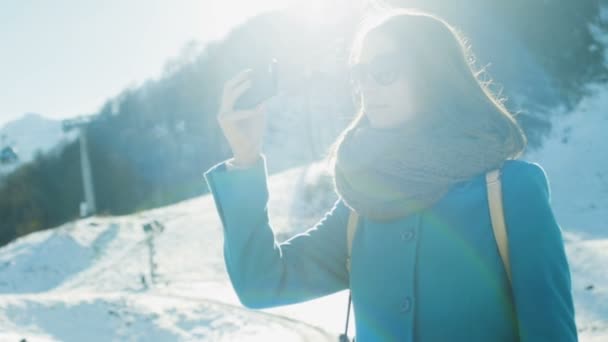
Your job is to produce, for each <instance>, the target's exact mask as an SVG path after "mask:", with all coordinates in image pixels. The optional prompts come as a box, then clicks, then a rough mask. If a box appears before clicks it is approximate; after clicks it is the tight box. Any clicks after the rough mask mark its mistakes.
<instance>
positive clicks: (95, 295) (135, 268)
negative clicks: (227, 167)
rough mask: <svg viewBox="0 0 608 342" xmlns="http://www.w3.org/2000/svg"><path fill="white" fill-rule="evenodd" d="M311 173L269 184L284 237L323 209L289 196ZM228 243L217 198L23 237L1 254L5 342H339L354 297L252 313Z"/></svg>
mask: <svg viewBox="0 0 608 342" xmlns="http://www.w3.org/2000/svg"><path fill="white" fill-rule="evenodd" d="M306 173H307V171H306V170H305V169H293V170H289V171H287V172H284V173H282V174H278V175H276V176H273V177H272V178H271V184H272V185H271V192H272V193H273V195H272V198H271V204H270V206H271V207H272V209H271V210H270V211H271V215H272V217H274V218H276V219H275V220H274V222H275V225H276V227H277V233H278V234H281V231H283V233H284V234H287V232H286V231H285V229H280V228H285V227H292V228H294V227H295V228H294V229H297V230H303V229H305V228H307V226H308V224H309V223H308V222H311V221H313V219H312V218H310V217H308V218H303V219H302V220H301V221H298V220H297V217H298V215H289V217H287V216H288V215H286V214H288V213H290V212H292V211H294V210H296V211H298V212H301V213H306V212H309V211H310V210H312V209H311V206H318V203H317V202H316V201H315V200H314V199H313V201H311V202H308V204H307V203H305V202H300V201H298V200H295V201H294V200H293V199H290V198H288V197H287V196H286V194H289V193H292V191H296V188H301V187H302V186H305V184H306V180H307V177H305V175H306ZM201 181H204V180H203V179H202V178H201ZM298 192H299V193H303V191H298ZM317 211H318V210H317ZM294 218H296V219H295V220H294ZM318 218H320V217H318ZM318 218H317V219H318ZM154 220H156V221H157V222H159V223H160V224H162V226H164V229H163V230H162V232H160V233H157V234H158V235H156V236H155V237H154V238H153V239H151V240H148V236H147V235H146V233H145V232H144V230H143V226H144V224H146V223H148V222H152V221H154ZM298 222H300V223H298ZM305 222H306V223H305ZM152 240H153V242H152ZM222 243H223V237H222V230H221V226H220V222H219V217H218V216H217V213H216V211H215V206H214V203H213V200H212V198H211V197H209V196H203V197H200V198H196V199H192V200H189V201H185V202H182V203H178V204H175V205H172V206H169V207H165V208H160V209H156V210H151V211H146V212H142V213H139V214H135V215H131V216H123V217H95V218H88V219H84V220H79V221H76V222H72V223H68V224H65V225H63V226H61V227H58V228H55V229H52V230H47V231H42V232H36V233H33V234H30V235H28V236H25V237H23V238H20V239H18V240H17V241H14V242H13V243H11V244H9V245H7V246H4V247H3V248H2V249H0V340H2V341H4V340H16V341H18V340H19V338H28V340H30V339H32V340H35V341H38V340H50V341H82V340H83V339H84V340H87V341H108V340H117V341H118V340H120V341H122V340H137V341H139V340H141V341H177V340H209V341H236V340H238V341H267V340H271V339H272V340H275V339H277V338H279V339H281V340H285V341H334V340H335V339H336V336H337V334H338V333H339V331H340V329H342V328H343V321H344V313H345V312H344V311H345V305H346V303H347V299H348V297H347V296H345V295H346V292H344V293H341V294H337V295H335V296H333V298H325V299H319V300H317V301H314V302H310V303H307V304H302V305H299V306H291V307H284V308H277V309H268V310H263V312H261V311H253V310H248V309H246V308H243V307H242V305H240V303H239V302H238V299H237V297H236V294H235V293H234V291H233V289H232V287H231V285H230V283H229V280H228V277H227V273H226V270H225V267H224V262H223V255H222ZM151 253H152V254H151ZM151 255H152V256H151ZM151 259H153V262H154V263H155V264H156V266H155V269H154V270H153V271H151V267H150V260H151ZM151 273H154V274H151ZM334 309H337V310H338V311H337V312H336V311H335V310H334ZM311 310H314V312H315V315H314V316H315V317H311V314H310V313H311V312H313V311H311ZM332 310H334V311H332ZM305 318H308V319H305ZM294 319H298V321H295V320H294ZM303 322H307V323H303ZM312 324H314V326H313V325H312ZM323 325H325V327H331V328H333V330H334V331H330V333H328V332H327V330H325V329H322V328H319V326H323ZM75 326H76V327H81V328H76V329H75V328H74V327H75Z"/></svg>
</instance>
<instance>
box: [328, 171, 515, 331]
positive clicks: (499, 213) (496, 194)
mask: <svg viewBox="0 0 608 342" xmlns="http://www.w3.org/2000/svg"><path fill="white" fill-rule="evenodd" d="M486 188H487V193H488V206H489V209H490V218H491V220H492V231H493V232H494V239H495V240H496V245H497V247H498V252H499V254H500V258H501V259H502V262H503V265H504V267H505V271H506V273H507V277H508V278H509V283H511V263H510V260H509V240H508V238H507V229H506V225H505V218H504V209H503V205H502V187H501V181H500V169H495V170H491V171H488V172H487V173H486ZM358 221H359V215H358V214H357V213H356V212H355V211H353V210H351V211H350V215H349V217H348V229H347V241H348V255H347V258H346V269H347V270H348V272H349V273H350V261H351V250H352V243H353V238H354V237H355V232H356V230H357V223H358ZM350 305H351V293H350V291H349V295H348V309H347V311H346V327H345V328H344V334H340V337H339V341H340V342H349V341H350V340H349V338H348V319H349V316H350ZM352 341H353V342H355V338H354V337H353V340H352Z"/></svg>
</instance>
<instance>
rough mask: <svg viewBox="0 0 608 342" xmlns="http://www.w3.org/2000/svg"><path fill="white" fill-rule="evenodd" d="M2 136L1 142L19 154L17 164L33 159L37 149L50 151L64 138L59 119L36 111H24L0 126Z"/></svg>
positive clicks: (0, 135)
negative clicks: (20, 115)
mask: <svg viewBox="0 0 608 342" xmlns="http://www.w3.org/2000/svg"><path fill="white" fill-rule="evenodd" d="M3 136H4V137H5V141H4V142H3V143H4V144H7V145H11V146H12V147H13V148H14V149H15V151H16V152H17V154H18V155H19V164H23V163H27V162H29V161H31V160H33V159H34V157H35V156H36V153H37V152H38V151H39V152H48V151H50V150H51V149H53V148H54V147H56V146H57V145H58V144H59V143H60V142H61V141H62V140H63V139H64V138H66V135H64V133H63V132H62V129H61V121H60V120H53V119H49V118H46V117H44V116H42V115H40V114H37V113H26V114H24V115H23V116H22V117H20V118H19V119H16V120H13V121H10V122H8V123H6V124H5V125H4V126H3V127H1V128H0V137H3Z"/></svg>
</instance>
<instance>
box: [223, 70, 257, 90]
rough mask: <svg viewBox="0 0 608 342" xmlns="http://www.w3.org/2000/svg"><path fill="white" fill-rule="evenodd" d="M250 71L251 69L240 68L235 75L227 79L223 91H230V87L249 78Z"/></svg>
mask: <svg viewBox="0 0 608 342" xmlns="http://www.w3.org/2000/svg"><path fill="white" fill-rule="evenodd" d="M250 73H251V69H244V70H241V71H240V72H239V73H238V74H236V76H234V77H233V78H231V79H229V80H228V81H227V82H226V83H225V85H224V92H230V91H231V90H232V88H234V87H235V86H237V85H238V84H239V83H241V82H243V81H245V80H246V79H248V78H249V74H250Z"/></svg>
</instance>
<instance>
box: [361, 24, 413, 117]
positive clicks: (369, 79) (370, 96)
mask: <svg viewBox="0 0 608 342" xmlns="http://www.w3.org/2000/svg"><path fill="white" fill-rule="evenodd" d="M396 51H397V50H396V45H395V43H394V41H393V40H392V39H391V38H390V37H388V36H386V35H385V34H382V33H380V32H374V33H371V34H368V35H367V37H366V38H365V40H364V42H363V46H362V49H361V53H360V55H359V64H358V65H356V66H355V69H358V70H354V69H353V70H354V71H357V72H356V73H355V74H356V75H358V76H356V77H355V78H356V79H355V82H356V84H357V85H356V86H358V87H359V88H360V91H361V95H362V100H363V110H364V113H365V115H366V116H367V118H368V119H369V121H370V124H371V125H372V127H376V128H390V127H392V126H396V125H399V124H401V123H404V122H406V121H408V120H409V119H411V118H412V117H413V113H414V109H413V103H412V96H411V95H412V93H411V88H410V87H411V84H408V83H407V80H406V79H405V77H403V76H404V74H405V73H404V72H403V71H402V68H403V58H405V56H403V54H399V53H397V52H396ZM361 66H363V67H361Z"/></svg>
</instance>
